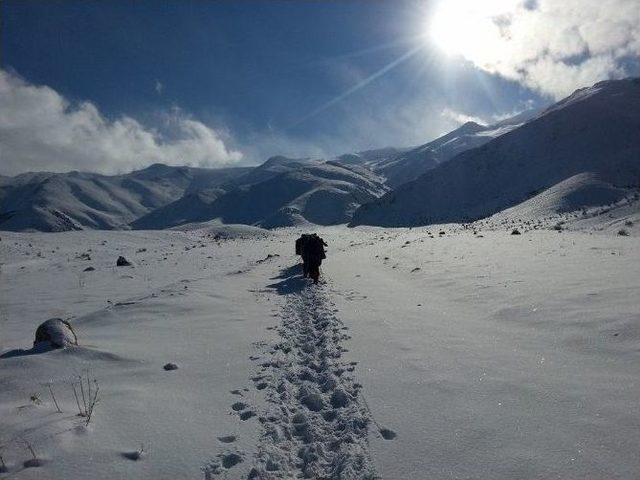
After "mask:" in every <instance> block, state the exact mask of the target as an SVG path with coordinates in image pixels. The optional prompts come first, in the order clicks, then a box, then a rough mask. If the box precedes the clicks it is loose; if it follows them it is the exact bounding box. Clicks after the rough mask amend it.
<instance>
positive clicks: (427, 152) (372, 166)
mask: <svg viewBox="0 0 640 480" xmlns="http://www.w3.org/2000/svg"><path fill="white" fill-rule="evenodd" d="M538 113H539V112H538V110H527V111H525V112H521V113H519V114H518V115H516V116H513V117H511V118H507V119H505V120H502V121H501V122H498V123H495V124H493V125H489V126H486V125H480V124H478V123H476V122H467V123H465V124H464V125H462V126H460V127H458V128H457V129H455V130H453V131H451V132H449V133H447V134H445V135H442V136H441V137H438V138H436V139H435V140H432V141H430V142H428V143H425V144H423V145H420V146H418V147H412V148H393V147H387V148H381V149H377V150H367V151H364V152H358V153H349V154H345V155H341V156H339V157H337V158H336V159H335V161H336V162H337V163H340V164H342V165H360V166H363V167H366V168H368V169H369V170H371V171H373V172H375V173H377V174H378V175H380V176H382V177H384V179H385V183H386V184H387V185H388V186H389V187H391V188H395V187H398V186H399V185H402V184H403V183H407V182H410V181H412V180H415V179H416V178H418V177H419V176H421V175H423V174H424V173H426V172H427V171H429V170H431V169H432V168H435V167H437V166H438V165H440V164H441V163H444V162H446V161H448V160H450V159H451V158H453V157H455V156H456V155H457V154H459V153H461V152H464V151H465V150H470V149H472V148H476V147H479V146H481V145H484V144H485V143H487V142H489V141H491V140H493V139H494V138H496V137H498V136H500V135H503V134H505V133H507V132H509V131H511V130H513V129H514V128H517V127H519V126H520V125H522V124H523V123H525V122H526V121H528V120H530V119H531V118H533V117H534V116H535V115H537V114H538Z"/></svg>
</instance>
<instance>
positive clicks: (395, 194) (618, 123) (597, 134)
mask: <svg viewBox="0 0 640 480" xmlns="http://www.w3.org/2000/svg"><path fill="white" fill-rule="evenodd" d="M587 173H588V174H592V175H593V176H589V177H585V178H586V179H593V178H595V179H597V180H593V181H592V180H589V182H591V187H589V188H586V187H585V183H584V182H585V181H586V180H585V178H583V182H582V183H580V182H579V183H580V185H582V186H583V187H584V188H582V187H581V190H580V191H581V192H582V193H581V194H580V195H579V196H576V195H574V199H575V198H581V199H582V200H581V202H586V203H593V202H592V201H591V199H590V195H591V194H590V193H589V192H592V193H593V195H595V192H598V195H599V194H600V193H601V192H602V191H603V190H602V189H603V188H604V187H603V185H607V186H608V187H607V188H608V189H609V192H610V193H611V194H613V193H615V194H620V191H619V189H625V188H637V187H639V186H640V79H625V80H611V81H606V82H600V83H598V84H596V85H594V86H593V87H590V88H583V89H580V90H578V91H576V92H575V93H573V94H572V95H571V96H569V97H568V98H566V99H564V100H562V101H560V102H558V103H556V104H555V105H553V106H551V107H549V108H548V109H547V110H545V111H544V112H542V113H540V114H538V115H536V116H534V117H533V118H532V119H530V120H529V121H527V122H525V123H524V124H522V125H520V126H518V127H517V128H514V129H511V130H510V131H508V132H506V133H503V134H501V135H500V136H497V137H496V138H493V139H491V140H490V141H489V142H487V143H485V144H484V145H482V146H480V147H477V148H473V149H470V150H466V151H464V152H462V153H460V154H458V155H457V156H455V157H454V158H452V159H451V160H449V161H448V162H445V163H443V164H441V165H439V166H437V167H436V168H433V169H432V170H429V171H427V172H426V173H425V174H424V175H422V176H421V177H419V178H418V179H416V180H414V181H412V182H409V183H406V184H404V185H400V186H399V187H398V188H396V189H395V190H394V191H392V192H389V193H387V194H386V195H384V196H383V197H382V198H380V199H378V200H376V201H374V202H371V203H369V204H366V205H363V206H362V207H360V208H359V209H358V211H357V212H356V213H355V214H354V218H353V221H352V225H363V224H366V225H381V226H413V225H427V224H432V223H443V222H465V221H469V220H474V219H478V218H483V217H486V216H489V215H491V214H493V213H495V212H499V211H501V210H504V209H506V208H509V207H512V206H515V205H518V204H520V203H522V202H524V201H526V200H527V199H529V198H531V197H533V196H536V195H539V194H540V193H542V192H544V191H545V190H547V189H550V188H551V187H554V186H555V185H557V184H560V183H561V182H564V181H566V180H568V179H570V178H571V177H574V176H576V175H580V174H587ZM593 182H597V188H596V184H595V183H593ZM587 183H588V182H587ZM565 186H566V185H565ZM574 186H575V185H574ZM553 192H555V195H556V197H557V196H558V195H559V196H562V195H565V194H567V195H568V194H569V192H575V188H560V187H558V188H557V189H556V190H554V191H553ZM563 192H564V193H563ZM551 193H552V192H550V194H551ZM572 195H573V194H572ZM547 200H548V199H547ZM565 200H566V201H565ZM565 200H563V199H562V198H554V199H553V201H547V205H571V206H572V207H575V208H579V207H580V203H581V202H575V201H573V200H571V199H569V198H567V199H565Z"/></svg>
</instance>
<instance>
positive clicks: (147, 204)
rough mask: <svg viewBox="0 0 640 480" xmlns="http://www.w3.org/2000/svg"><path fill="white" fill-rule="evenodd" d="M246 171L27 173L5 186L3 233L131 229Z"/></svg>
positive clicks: (154, 168)
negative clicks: (131, 225) (183, 198)
mask: <svg viewBox="0 0 640 480" xmlns="http://www.w3.org/2000/svg"><path fill="white" fill-rule="evenodd" d="M245 172H246V169H244V168H226V169H220V170H212V169H203V168H191V167H169V166H166V165H160V164H156V165H151V166H150V167H148V168H145V169H144V170H139V171H135V172H132V173H129V174H125V175H114V176H106V175H99V174H93V173H84V172H70V173H27V174H23V175H18V176H17V177H12V178H6V177H5V178H3V179H2V181H0V229H2V230H14V231H19V230H40V231H63V230H78V229H82V228H97V229H113V228H127V227H126V226H127V224H129V223H130V222H132V221H133V220H135V219H137V218H139V217H141V216H142V215H145V214H146V213H148V212H150V211H152V210H155V209H157V208H159V207H162V206H164V205H166V204H168V203H170V202H172V201H174V200H176V199H177V198H180V197H181V196H182V195H183V194H185V192H195V191H199V190H201V189H203V188H205V187H209V188H211V187H215V186H217V185H219V184H221V183H224V182H227V181H229V180H230V179H232V178H234V177H235V176H237V175H241V174H244V173H245Z"/></svg>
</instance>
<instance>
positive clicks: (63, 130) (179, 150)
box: [0, 70, 243, 175]
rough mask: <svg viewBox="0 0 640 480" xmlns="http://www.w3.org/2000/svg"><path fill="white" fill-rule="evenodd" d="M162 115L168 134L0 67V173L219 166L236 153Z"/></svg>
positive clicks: (217, 137)
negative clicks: (160, 165) (106, 113)
mask: <svg viewBox="0 0 640 480" xmlns="http://www.w3.org/2000/svg"><path fill="white" fill-rule="evenodd" d="M166 121H167V125H166V126H167V127H168V128H169V127H170V128H171V132H172V135H171V136H170V138H169V136H168V135H163V134H160V133H159V132H158V131H157V130H155V129H151V128H148V127H145V126H144V125H142V124H140V123H139V122H138V121H136V120H135V119H133V118H131V117H127V116H122V117H120V118H117V119H115V120H109V119H107V118H105V117H104V116H103V115H102V114H101V113H100V112H99V111H98V109H97V108H96V106H95V105H93V104H92V103H90V102H82V103H79V104H71V103H70V102H69V101H67V100H66V99H65V98H64V97H62V96H61V95H60V94H59V93H57V92H56V91H55V90H53V89H51V88H49V87H47V86H36V85H32V84H29V83H28V82H26V81H25V80H23V79H21V78H19V77H18V76H17V75H15V74H12V73H10V72H7V71H4V70H0V173H2V174H5V175H14V174H17V173H20V172H24V171H38V170H46V171H58V172H59V171H69V170H88V171H95V172H102V173H116V172H123V171H129V170H131V169H135V168H141V167H145V166H147V165H149V164H151V163H155V162H160V163H166V164H170V165H177V164H179V165H192V166H206V167H219V166H226V165H231V164H235V163H238V162H239V161H241V160H242V158H243V156H242V154H241V153H240V152H238V151H235V150H232V149H230V148H228V147H227V146H226V145H225V142H224V141H223V139H222V137H221V133H220V132H218V131H216V130H213V129H211V128H210V127H208V126H207V125H205V124H203V123H201V122H199V121H197V120H194V119H192V118H189V117H188V116H187V115H185V114H183V113H182V112H180V111H179V110H175V111H174V112H172V114H171V115H168V116H167V118H166Z"/></svg>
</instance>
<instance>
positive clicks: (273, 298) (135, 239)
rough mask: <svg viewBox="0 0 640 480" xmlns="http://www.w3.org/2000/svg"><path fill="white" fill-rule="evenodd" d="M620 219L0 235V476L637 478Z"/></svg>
mask: <svg viewBox="0 0 640 480" xmlns="http://www.w3.org/2000/svg"><path fill="white" fill-rule="evenodd" d="M616 228H617V227H616ZM636 229H637V227H635V226H634V227H631V228H630V230H631V232H630V234H631V235H630V236H616V235H615V233H612V232H611V231H605V232H600V233H598V232H596V233H593V234H592V233H591V231H583V232H580V231H563V232H560V233H558V232H556V231H553V230H537V231H534V230H530V231H526V232H524V233H523V234H522V235H510V230H509V231H506V230H505V229H498V230H495V231H488V230H487V231H481V232H479V233H480V234H479V235H478V234H474V233H473V232H472V230H471V229H467V230H465V229H462V228H461V227H458V226H443V227H431V228H414V229H395V230H386V229H378V228H357V229H347V228H345V227H335V228H326V229H322V230H321V234H322V235H323V237H324V238H325V239H326V240H327V241H328V242H329V244H330V245H329V250H328V257H329V258H328V261H327V262H326V263H325V265H323V275H324V281H323V283H322V284H321V285H319V286H317V287H316V286H311V285H309V284H308V283H307V282H306V281H305V280H303V279H301V278H300V276H299V270H298V269H297V268H296V267H295V265H296V263H297V259H296V257H295V256H294V255H293V240H294V238H295V237H296V235H297V234H298V233H299V232H297V231H295V230H281V231H276V232H273V233H264V232H262V231H259V230H256V229H251V228H240V227H239V228H235V227H229V228H222V229H220V228H217V229H215V230H213V231H210V230H198V229H194V230H189V231H186V232H180V231H160V232H68V233H61V234H15V233H3V234H2V235H1V237H2V241H1V242H0V260H1V262H2V270H1V273H0V309H1V310H0V356H1V358H0V455H1V456H2V458H3V460H4V462H5V463H6V466H7V471H6V472H4V473H0V478H12V479H13V478H18V479H31V478H33V479H42V478H46V479H54V480H62V479H85V478H92V479H118V478H123V479H125V478H127V479H128V478H136V479H154V480H157V479H176V478H197V479H202V478H210V479H214V478H221V479H223V478H229V479H236V478H248V477H249V476H251V475H253V477H254V478H265V479H271V478H298V477H302V476H304V475H306V476H307V477H308V478H376V477H382V478H388V479H416V478H433V479H492V480H493V479H529V478H532V479H533V478H535V479H585V478H589V479H636V478H638V477H639V476H640V455H638V448H637V445H638V444H639V443H640V404H639V403H638V398H639V397H640V381H639V373H638V368H637V367H638V361H639V360H640V358H639V345H640V343H639V342H640V308H639V303H638V298H639V294H640V285H639V284H638V279H640V244H639V243H638V241H637V236H636ZM441 230H442V231H444V232H445V233H444V234H443V235H440V234H439V232H440V231H441ZM222 234H225V235H226V236H223V235H222ZM143 249H146V250H144V251H143ZM82 254H88V257H89V258H90V259H86V255H85V257H84V258H83V257H82ZM119 255H124V256H125V257H127V258H128V259H129V260H131V261H132V262H133V263H134V266H133V267H115V260H116V258H117V257H118V256H119ZM89 266H92V267H94V268H95V270H94V271H87V272H84V271H83V270H84V269H85V268H87V267H89ZM51 317H61V318H64V319H69V320H70V321H71V323H72V324H73V326H74V328H75V329H76V332H77V334H78V337H79V342H80V346H79V347H72V348H68V349H66V350H58V351H50V352H45V353H35V352H31V351H29V348H30V347H31V342H32V341H33V334H34V332H35V328H36V327H37V325H38V324H39V323H41V322H42V321H44V320H46V319H47V318H51ZM19 349H24V350H19ZM168 362H172V363H175V364H177V365H178V367H179V368H178V369H177V370H173V371H165V370H164V369H163V365H165V364H166V363H168ZM87 373H88V374H89V375H90V376H91V377H92V378H95V379H96V380H97V381H98V383H99V386H100V390H99V403H98V405H97V407H96V409H95V414H94V417H93V419H92V421H91V422H90V424H89V425H88V427H87V426H85V421H84V419H83V418H80V417H78V416H77V407H76V402H75V399H74V397H73V390H72V388H71V383H72V382H73V381H74V380H75V378H77V376H78V375H85V376H86V375H87ZM48 383H50V384H51V386H52V389H53V391H54V393H55V395H56V398H57V400H58V403H59V405H60V407H61V410H62V411H63V413H57V411H56V408H55V406H54V404H53V402H52V400H51V396H50V393H49V390H48V387H47V384H48ZM27 444H28V445H30V446H31V447H32V448H33V450H34V452H35V454H36V456H37V458H38V459H40V460H42V461H41V462H40V464H41V466H36V467H33V466H29V465H31V464H29V463H27V466H25V462H27V461H28V460H29V459H31V458H32V454H31V453H30V451H29V448H28V446H27ZM141 446H142V447H141ZM140 450H142V451H143V453H142V454H141V455H140V458H139V459H136V458H138V454H137V452H139V451H140ZM252 472H253V473H252Z"/></svg>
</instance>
